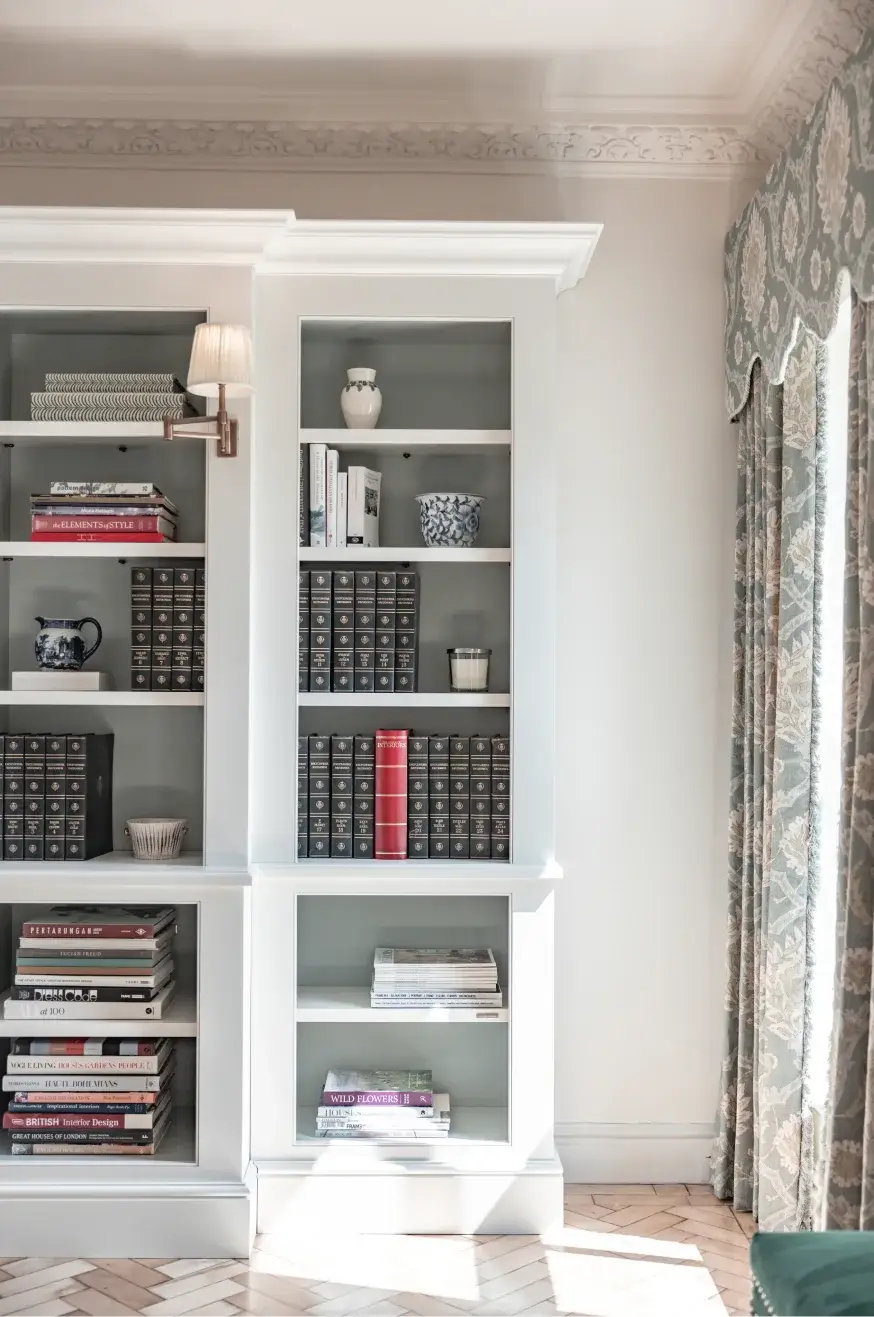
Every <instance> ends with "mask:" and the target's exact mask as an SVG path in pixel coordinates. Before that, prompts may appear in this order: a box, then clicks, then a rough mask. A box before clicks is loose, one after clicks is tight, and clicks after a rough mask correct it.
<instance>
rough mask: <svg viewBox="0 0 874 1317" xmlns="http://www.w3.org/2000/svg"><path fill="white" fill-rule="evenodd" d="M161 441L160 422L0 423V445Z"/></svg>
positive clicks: (162, 429) (161, 426) (162, 427)
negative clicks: (2, 443)
mask: <svg viewBox="0 0 874 1317" xmlns="http://www.w3.org/2000/svg"><path fill="white" fill-rule="evenodd" d="M144 439H145V440H149V441H150V442H154V443H157V442H158V441H160V442H163V440H164V426H163V425H162V423H161V422H160V421H0V442H6V443H30V444H57V443H70V444H128V443H131V442H132V441H133V440H139V441H140V442H142V441H143V440H144Z"/></svg>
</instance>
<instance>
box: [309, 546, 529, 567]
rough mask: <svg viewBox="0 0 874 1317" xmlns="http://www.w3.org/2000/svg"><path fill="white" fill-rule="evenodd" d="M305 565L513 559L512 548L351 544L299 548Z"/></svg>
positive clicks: (506, 560)
mask: <svg viewBox="0 0 874 1317" xmlns="http://www.w3.org/2000/svg"><path fill="white" fill-rule="evenodd" d="M298 554H299V555H300V561H301V562H324V563H341V562H413V563H416V562H421V563H428V562H454V563H473V562H494V563H508V562H512V560H513V551H512V549H477V548H473V549H451V548H445V549H444V548H441V549H431V548H428V547H427V546H426V545H424V544H416V545H413V546H412V547H407V548H403V547H395V546H394V545H389V546H387V547H386V548H379V549H371V548H366V547H365V546H364V545H362V544H351V545H348V546H347V547H346V548H345V549H313V548H300V549H298Z"/></svg>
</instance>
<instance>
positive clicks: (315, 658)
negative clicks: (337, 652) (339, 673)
mask: <svg viewBox="0 0 874 1317" xmlns="http://www.w3.org/2000/svg"><path fill="white" fill-rule="evenodd" d="M330 689H331V573H330V572H310V690H311V691H329V690H330Z"/></svg>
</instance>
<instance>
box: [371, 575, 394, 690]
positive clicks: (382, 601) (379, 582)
mask: <svg viewBox="0 0 874 1317" xmlns="http://www.w3.org/2000/svg"><path fill="white" fill-rule="evenodd" d="M397 578H398V573H397V572H382V571H380V572H377V574H376V643H375V653H374V677H373V684H374V688H375V689H376V690H378V691H393V690H394V688H395V628H396V625H397V606H398V595H397Z"/></svg>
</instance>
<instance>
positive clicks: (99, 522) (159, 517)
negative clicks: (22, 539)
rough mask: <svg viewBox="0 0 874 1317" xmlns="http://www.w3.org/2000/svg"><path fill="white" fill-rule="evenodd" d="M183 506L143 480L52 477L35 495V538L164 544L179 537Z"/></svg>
mask: <svg viewBox="0 0 874 1317" xmlns="http://www.w3.org/2000/svg"><path fill="white" fill-rule="evenodd" d="M178 516H179V509H178V508H177V507H176V504H175V503H171V502H170V500H169V499H168V498H167V497H166V496H165V495H164V494H162V493H161V491H160V489H158V487H157V486H156V485H153V484H150V483H148V482H139V481H133V482H131V481H109V482H107V481H88V480H85V481H66V480H54V481H52V483H51V485H50V487H49V492H48V494H31V496H30V538H31V540H38V541H40V542H41V543H46V542H48V543H51V542H57V543H64V542H68V541H76V542H82V541H86V542H88V543H95V544H99V543H101V542H106V543H110V542H111V543H113V544H116V543H123V544H163V543H166V542H167V541H168V540H175V539H176V526H177V518H178Z"/></svg>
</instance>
